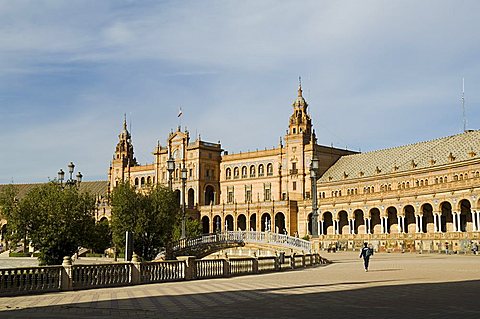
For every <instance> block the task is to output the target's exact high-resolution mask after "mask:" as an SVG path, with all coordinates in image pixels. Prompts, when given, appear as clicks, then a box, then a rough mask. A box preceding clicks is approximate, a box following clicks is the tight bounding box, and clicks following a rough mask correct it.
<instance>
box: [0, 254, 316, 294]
mask: <svg viewBox="0 0 480 319" xmlns="http://www.w3.org/2000/svg"><path fill="white" fill-rule="evenodd" d="M179 258H181V257H179ZM182 258H186V259H182V260H179V261H162V262H143V263H141V262H138V261H133V262H131V263H115V264H96V265H73V266H72V264H71V262H70V259H69V258H68V257H66V258H65V259H64V263H63V264H62V266H47V267H30V268H13V269H0V295H15V294H22V293H37V292H44V291H63V290H72V289H74V290H75V289H89V288H101V287H113V286H128V285H135V284H146V283H160V282H168V281H181V280H192V279H204V278H219V277H228V276H237V275H244V274H256V273H261V272H267V271H279V270H285V269H292V268H300V267H307V266H313V265H318V264H322V263H324V262H323V260H322V258H321V257H320V256H319V255H318V254H313V255H306V256H303V255H295V254H294V255H292V256H284V255H280V256H272V257H259V258H254V257H244V258H228V259H201V260H195V258H193V257H182ZM312 261H313V262H312Z"/></svg>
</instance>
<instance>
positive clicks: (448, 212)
mask: <svg viewBox="0 0 480 319" xmlns="http://www.w3.org/2000/svg"><path fill="white" fill-rule="evenodd" d="M440 212H441V215H440V231H441V232H442V233H445V232H452V231H454V229H453V214H452V204H451V203H450V202H448V201H444V202H441V203H440Z"/></svg>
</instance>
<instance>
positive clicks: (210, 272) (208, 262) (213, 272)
mask: <svg viewBox="0 0 480 319" xmlns="http://www.w3.org/2000/svg"><path fill="white" fill-rule="evenodd" d="M224 262H225V261H224V260H223V259H204V260H196V261H195V275H194V276H195V278H197V279H204V278H219V277H223V276H224V275H225V273H224V268H225V267H224Z"/></svg>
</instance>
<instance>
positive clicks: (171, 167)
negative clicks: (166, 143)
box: [167, 156, 175, 190]
mask: <svg viewBox="0 0 480 319" xmlns="http://www.w3.org/2000/svg"><path fill="white" fill-rule="evenodd" d="M174 170H175V161H174V160H173V158H172V157H171V156H170V157H169V158H168V160H167V171H168V187H169V188H170V190H172V189H173V185H172V178H173V171H174Z"/></svg>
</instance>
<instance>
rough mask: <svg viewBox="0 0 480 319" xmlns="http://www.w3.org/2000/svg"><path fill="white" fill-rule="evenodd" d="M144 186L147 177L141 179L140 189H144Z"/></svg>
mask: <svg viewBox="0 0 480 319" xmlns="http://www.w3.org/2000/svg"><path fill="white" fill-rule="evenodd" d="M143 185H145V177H143V176H142V178H140V187H143Z"/></svg>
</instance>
